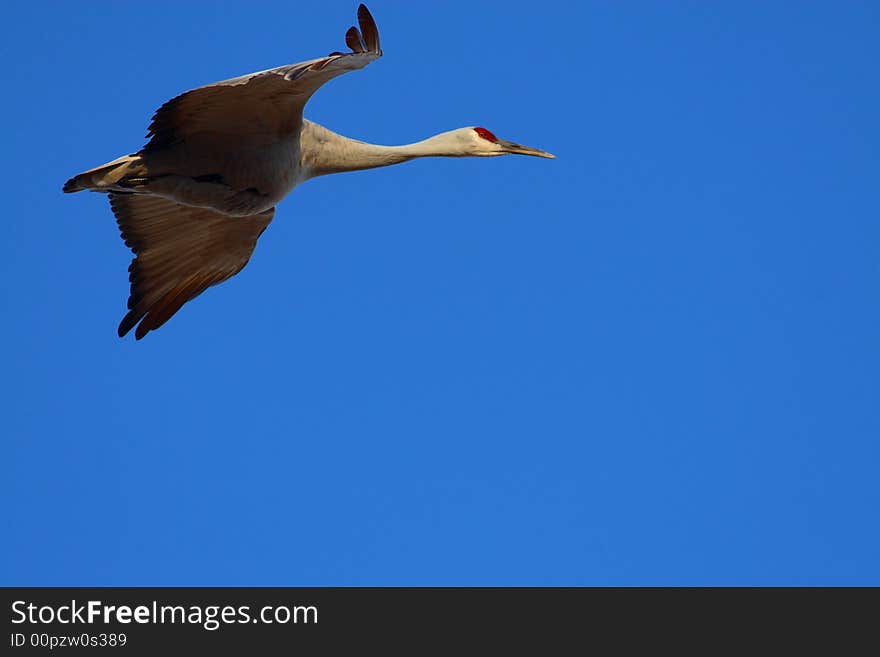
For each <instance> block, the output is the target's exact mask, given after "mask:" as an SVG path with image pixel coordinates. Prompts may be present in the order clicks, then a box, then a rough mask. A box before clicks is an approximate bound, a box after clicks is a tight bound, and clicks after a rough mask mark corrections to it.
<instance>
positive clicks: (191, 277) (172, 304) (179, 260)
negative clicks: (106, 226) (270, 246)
mask: <svg viewBox="0 0 880 657" xmlns="http://www.w3.org/2000/svg"><path fill="white" fill-rule="evenodd" d="M110 207H111V208H112V209H113V214H114V215H116V223H117V224H119V230H120V232H121V233H122V239H123V240H125V244H126V245H127V246H129V247H130V248H131V250H132V251H133V252H134V253H135V259H134V260H132V262H131V265H130V266H129V268H128V271H129V281H130V282H131V296H129V298H128V307H129V311H128V314H127V315H126V316H125V317H124V318H123V320H122V322H121V323H120V324H119V336H120V337H122V336H124V335H125V334H126V333H128V332H129V331H130V330H131V329H132V328H133V327H134V326H135V324H137V323H138V322H140V325H139V326H138V328H137V331H136V332H135V337H136V338H137V339H140V338H142V337H144V336H145V335H146V334H147V332H148V331H152V330H154V329H157V328H159V327H160V326H162V324H164V323H165V322H167V321H168V320H169V319H171V316H172V315H174V313H176V312H177V311H178V310H180V308H181V306H183V304H185V303H186V302H187V301H189V300H191V299H194V298H195V297H197V296H198V295H200V294H201V293H202V292H204V291H205V290H206V289H208V288H209V287H211V286H212V285H216V284H217V283H222V282H223V281H225V280H226V279H228V278H231V277H232V276H235V275H236V274H237V273H238V272H240V271H241V270H242V268H243V267H244V266H245V265H246V264H247V262H248V260H249V259H250V257H251V254H252V253H253V252H254V247H256V245H257V238H259V236H260V235H262V233H263V231H264V230H266V227H267V226H268V225H269V222H271V221H272V217H273V216H274V215H275V208H272V209H271V210H266V211H265V212H262V213H260V214H258V215H254V216H252V217H236V218H235V219H232V218H230V217H227V216H226V215H222V214H220V213H218V212H213V211H212V210H209V209H207V208H194V207H187V206H185V205H179V204H177V203H174V202H173V201H168V200H166V199H164V198H159V197H157V196H147V195H141V194H117V193H111V194H110Z"/></svg>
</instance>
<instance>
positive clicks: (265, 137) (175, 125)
mask: <svg viewBox="0 0 880 657" xmlns="http://www.w3.org/2000/svg"><path fill="white" fill-rule="evenodd" d="M358 23H359V25H360V30H358V28H355V27H352V28H350V29H349V30H348V32H347V33H346V35H345V41H346V44H347V45H348V47H349V48H350V49H351V52H350V53H334V54H332V55H329V56H327V57H322V58H320V59H313V60H309V61H305V62H299V63H297V64H289V65H287V66H280V67H278V68H272V69H268V70H265V71H259V72H256V73H250V74H248V75H243V76H241V77H237V78H231V79H229V80H222V81H220V82H214V83H213V84H209V85H205V86H203V87H198V88H196V89H192V90H190V91H187V92H185V93H183V94H181V95H179V96H177V97H175V98H172V99H171V100H169V101H168V102H167V103H165V104H164V105H162V106H161V107H160V108H159V109H158V110H157V111H156V113H155V114H154V116H153V119H152V121H151V122H150V127H149V129H148V131H147V139H149V141H148V143H147V144H146V146H144V149H143V151H144V152H149V151H154V150H158V149H163V148H168V147H171V146H174V145H176V144H181V143H187V144H200V143H202V144H210V145H211V146H212V147H215V148H216V145H217V144H218V142H219V143H222V144H225V146H224V147H225V148H227V149H228V150H229V151H230V152H235V151H239V150H241V149H242V148H243V147H259V146H262V145H266V144H270V143H274V142H275V141H277V140H278V139H279V138H282V137H284V136H285V135H288V134H292V133H294V132H295V131H297V130H299V128H300V126H301V124H302V110H303V107H304V106H305V104H306V102H308V100H309V98H311V96H312V94H313V93H314V92H315V91H317V90H318V89H319V88H320V87H321V85H323V84H324V83H326V82H328V81H330V80H332V79H333V78H335V77H337V76H339V75H342V74H343V73H347V72H349V71H354V70H357V69H360V68H363V67H364V66H366V65H367V64H369V63H370V62H372V61H375V60H376V59H378V58H379V57H381V56H382V50H381V48H380V47H379V31H378V29H377V27H376V22H375V20H373V17H372V16H371V15H370V12H369V10H368V9H367V8H366V7H365V6H364V5H361V6H360V7H359V8H358Z"/></svg>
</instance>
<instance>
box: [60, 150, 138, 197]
mask: <svg viewBox="0 0 880 657" xmlns="http://www.w3.org/2000/svg"><path fill="white" fill-rule="evenodd" d="M143 169H144V167H143V165H142V159H141V156H140V155H123V156H122V157H120V158H119V159H116V160H113V161H112V162H108V163H107V164H102V165H101V166H99V167H95V168H94V169H89V170H88V171H84V172H83V173H80V174H78V175H76V176H74V177H73V178H71V179H70V180H68V181H67V182H66V183H64V187H62V191H63V192H64V193H65V194H70V193H73V192H81V191H82V190H84V189H88V190H91V191H95V192H109V191H113V190H114V189H116V188H117V187H118V183H120V182H121V181H122V180H123V179H125V178H132V177H137V176H139V175H143V173H144V170H143Z"/></svg>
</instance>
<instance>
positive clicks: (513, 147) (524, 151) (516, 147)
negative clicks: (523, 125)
mask: <svg viewBox="0 0 880 657" xmlns="http://www.w3.org/2000/svg"><path fill="white" fill-rule="evenodd" d="M495 143H496V144H498V145H499V146H501V147H502V148H503V149H504V152H505V153H515V154H517V155H534V156H535V157H546V158H548V159H551V160H555V159H556V156H555V155H553V153H548V152H547V151H542V150H539V149H537V148H532V147H531V146H523V145H522V144H516V143H514V142H512V141H506V140H504V139H499V140H498V141H497V142H495Z"/></svg>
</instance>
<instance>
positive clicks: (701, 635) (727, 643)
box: [2, 588, 880, 655]
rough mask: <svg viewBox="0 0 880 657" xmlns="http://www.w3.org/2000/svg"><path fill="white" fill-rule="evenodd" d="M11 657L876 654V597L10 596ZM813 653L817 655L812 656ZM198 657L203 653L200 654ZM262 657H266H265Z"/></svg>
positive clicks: (522, 593) (393, 592)
mask: <svg viewBox="0 0 880 657" xmlns="http://www.w3.org/2000/svg"><path fill="white" fill-rule="evenodd" d="M2 592H3V606H4V612H3V615H4V618H5V628H6V634H5V636H4V637H3V642H4V643H5V649H4V654H18V653H25V652H34V651H51V652H53V653H59V652H60V653H61V654H64V653H65V652H67V651H70V650H74V651H76V652H85V651H93V652H101V653H102V654H107V655H112V654H121V653H129V654H141V653H142V652H149V653H151V654H160V652H161V653H166V654H178V652H179V653H181V654H183V653H184V652H186V653H187V654H203V652H204V651H206V650H222V651H224V653H225V652H227V651H236V652H239V651H241V654H252V653H253V651H267V650H271V651H272V653H273V654H274V653H275V652H278V651H280V650H284V651H285V652H286V653H287V654H293V653H294V652H296V651H299V650H306V651H308V652H309V654H323V653H331V654H332V653H334V652H336V651H341V650H342V649H351V648H352V647H355V648H357V647H359V646H360V647H364V648H367V647H369V648H371V649H381V648H383V647H384V648H391V647H396V648H409V649H411V650H412V651H414V652H416V653H421V652H423V651H425V650H428V649H430V648H440V649H445V650H455V651H456V654H472V653H475V652H480V651H489V654H497V652H498V651H499V650H502V649H503V650H506V651H507V650H511V649H515V650H516V651H517V652H521V651H525V652H533V651H534V652H537V654H571V653H572V650H573V649H578V647H579V646H580V648H581V649H583V650H586V649H588V648H589V647H591V646H592V647H598V646H599V645H604V646H610V647H615V648H617V649H628V648H633V649H635V648H637V647H638V648H644V647H645V645H646V644H647V645H649V646H653V647H654V648H658V647H660V646H665V647H676V646H678V647H681V646H683V645H685V644H692V645H694V644H696V645H697V646H702V647H704V648H706V649H710V648H711V649H713V650H715V649H720V648H725V647H727V648H729V647H731V646H733V645H738V646H743V647H750V648H753V649H757V648H762V647H763V648H770V647H776V648H786V647H787V648H791V647H792V645H794V644H801V643H806V644H811V643H813V639H817V640H818V639H819V638H823V637H824V638H826V639H827V638H831V639H833V641H834V642H835V645H837V646H838V648H839V647H840V645H841V643H842V642H847V641H855V640H856V639H858V638H859V637H860V636H863V637H864V638H865V641H867V643H864V644H861V645H862V646H863V647H865V648H867V647H869V646H872V645H874V644H876V642H877V641H876V633H875V632H873V627H874V626H875V625H876V620H875V619H876V616H877V607H878V600H880V596H878V590H877V589H659V588H658V589H650V588H647V589H598V588H595V589H592V588H19V589H16V588H6V589H2ZM813 647H815V644H813ZM192 651H198V652H196V653H193V652H192ZM260 654H262V653H260Z"/></svg>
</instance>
